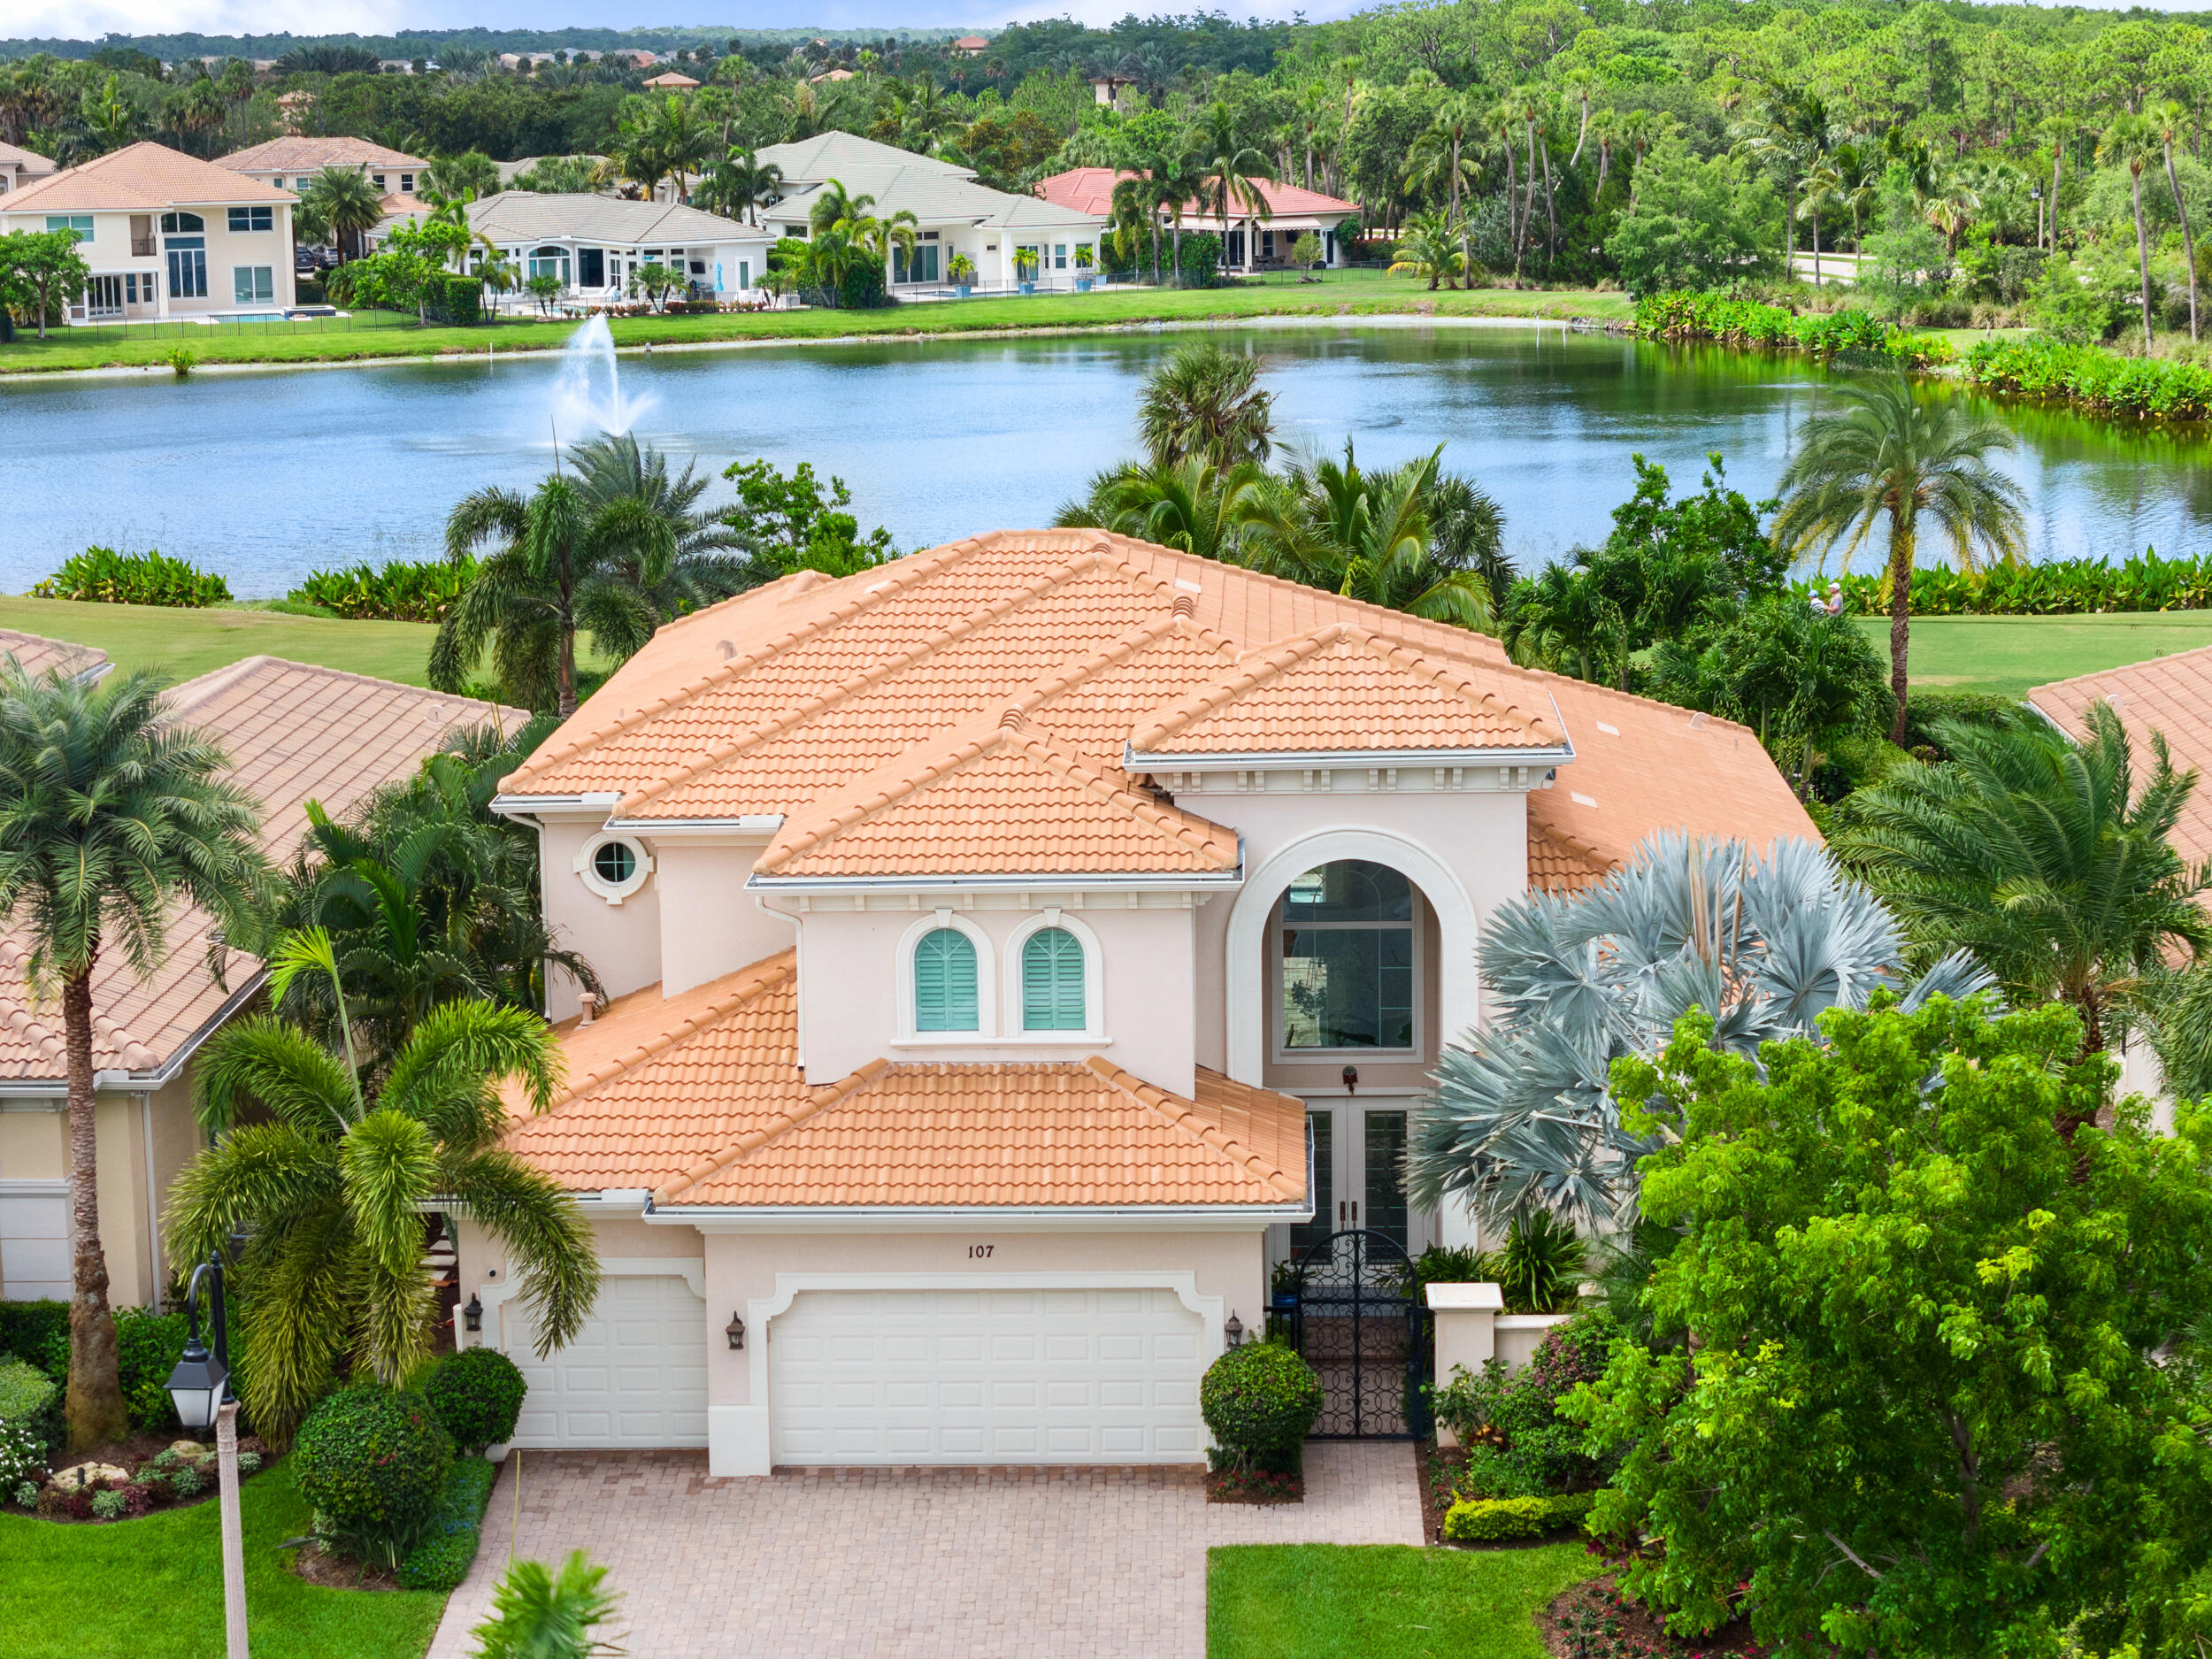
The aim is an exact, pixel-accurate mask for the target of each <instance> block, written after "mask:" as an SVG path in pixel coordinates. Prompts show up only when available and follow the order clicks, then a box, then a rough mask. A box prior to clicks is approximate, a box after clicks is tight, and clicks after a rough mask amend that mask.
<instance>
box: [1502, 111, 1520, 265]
mask: <svg viewBox="0 0 2212 1659" xmlns="http://www.w3.org/2000/svg"><path fill="white" fill-rule="evenodd" d="M1516 172H1517V169H1516V168H1515V167H1514V165H1513V141H1512V140H1511V139H1510V138H1508V139H1507V140H1506V143H1505V222H1506V229H1507V230H1508V231H1509V233H1511V234H1512V237H1513V280H1515V281H1516V282H1518V281H1519V280H1521V242H1522V236H1521V216H1520V211H1519V204H1518V203H1517V201H1516V200H1515V197H1516V196H1517V195H1518V194H1519V187H1518V185H1517V182H1516V180H1515V173H1516Z"/></svg>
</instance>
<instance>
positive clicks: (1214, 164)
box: [1184, 98, 1275, 271]
mask: <svg viewBox="0 0 2212 1659" xmlns="http://www.w3.org/2000/svg"><path fill="white" fill-rule="evenodd" d="M1184 153H1185V157H1186V158H1187V160H1188V161H1189V163H1190V164H1191V165H1193V166H1194V167H1195V168H1196V169H1197V171H1198V173H1199V174H1200V177H1201V184H1200V187H1199V190H1198V200H1199V204H1200V205H1201V206H1202V207H1203V208H1204V209H1205V210H1206V211H1209V212H1210V213H1211V214H1212V215H1213V216H1214V218H1215V219H1216V221H1217V222H1218V223H1219V224H1220V225H1221V227H1223V228H1224V229H1227V228H1228V225H1229V221H1230V219H1231V217H1232V216H1233V215H1236V214H1237V211H1238V210H1239V209H1240V208H1241V209H1242V210H1243V212H1242V214H1241V218H1242V219H1243V221H1244V268H1245V269H1246V270H1247V271H1249V270H1250V269H1251V268H1252V262H1253V257H1254V253H1255V250H1254V246H1253V244H1254V242H1255V241H1256V235H1255V233H1254V230H1253V226H1254V224H1255V223H1256V221H1257V220H1259V219H1265V218H1266V217H1267V213H1268V206H1267V197H1266V196H1264V195H1263V194H1262V192H1261V190H1260V185H1261V184H1262V183H1263V182H1264V181H1267V180H1272V179H1273V178H1274V176H1275V174H1274V172H1273V170H1272V169H1271V167H1270V166H1269V165H1268V162H1267V157H1265V156H1264V155H1263V154H1262V153H1261V152H1260V151H1259V150H1255V149H1254V148H1253V147H1252V146H1251V145H1249V144H1248V143H1246V142H1244V137H1243V134H1242V133H1241V132H1240V131H1239V129H1238V124H1237V117H1236V112H1235V111H1233V110H1232V109H1230V107H1229V105H1228V104H1227V103H1225V101H1223V100H1221V99H1218V98H1217V99H1216V100H1215V101H1214V102H1213V103H1212V104H1210V105H1209V106H1208V107H1207V110H1206V112H1205V113H1204V114H1203V115H1202V116H1200V117H1199V118H1198V124H1197V125H1196V126H1195V127H1193V128H1192V129H1191V133H1190V137H1189V140H1188V142H1187V143H1186V144H1185V146H1184Z"/></svg>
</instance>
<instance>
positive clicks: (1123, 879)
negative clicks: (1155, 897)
mask: <svg viewBox="0 0 2212 1659" xmlns="http://www.w3.org/2000/svg"><path fill="white" fill-rule="evenodd" d="M745 885H746V886H747V887H756V888H759V889H761V890H763V891H766V892H772V893H1095V892H1102V891H1119V890H1123V889H1127V888H1132V887H1136V888H1148V889H1156V890H1158V891H1162V892H1170V893H1172V892H1179V891H1184V890H1187V889H1192V888H1202V887H1241V886H1243V885H1244V853H1243V846H1242V843H1241V842H1240V843H1239V845H1238V850H1237V867H1236V868H1235V869H1234V870H1230V871H1225V872H1222V873H1221V874H1219V875H1211V876H1192V875H1123V876H1078V875H1058V876H762V875H756V876H752V877H749V878H748V879H747V880H746V883H745Z"/></svg>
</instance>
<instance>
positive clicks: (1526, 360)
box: [0, 320, 2212, 597]
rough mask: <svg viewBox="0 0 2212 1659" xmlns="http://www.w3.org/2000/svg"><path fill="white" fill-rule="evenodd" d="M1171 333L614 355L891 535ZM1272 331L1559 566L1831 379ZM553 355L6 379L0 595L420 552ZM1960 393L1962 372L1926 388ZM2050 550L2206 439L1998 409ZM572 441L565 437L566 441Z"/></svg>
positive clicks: (1003, 495)
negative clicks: (1612, 521)
mask: <svg viewBox="0 0 2212 1659" xmlns="http://www.w3.org/2000/svg"><path fill="white" fill-rule="evenodd" d="M1181 337H1182V336H1180V335H1179V334H1174V333H1169V332H1145V333H1139V334H1111V335H1081V336H1066V337H1056V338H1030V339H1025V340H1010V341H941V342H922V341H917V342H870V343H866V344H857V345H844V346H808V347H776V348H760V349H745V350H734V351H697V352H672V351H665V350H664V351H662V352H659V353H657V354H656V355H653V356H650V357H643V356H634V355H633V356H626V357H623V358H622V359H621V377H622V392H623V394H624V396H625V397H626V399H628V400H629V401H630V402H632V403H634V404H639V405H641V406H642V408H643V413H642V414H641V417H640V418H639V419H638V420H637V422H636V430H637V432H638V434H639V435H640V437H641V438H642V439H644V440H645V441H647V442H652V443H655V444H657V445H659V446H660V447H662V448H663V449H667V450H669V451H670V452H671V453H672V454H673V455H676V456H678V457H684V458H689V459H695V461H696V463H697V464H698V465H700V467H701V468H702V469H703V470H710V471H711V472H712V473H713V474H716V475H717V476H716V477H715V482H714V487H713V489H712V491H711V492H710V496H709V499H710V500H719V499H726V496H727V486H726V485H724V484H723V483H722V482H721V480H720V479H719V477H718V474H719V472H720V471H721V469H722V468H723V467H724V466H726V465H728V464H729V463H730V462H731V461H733V460H740V459H750V458H752V457H767V458H768V459H769V460H771V461H772V462H774V463H775V464H776V465H779V466H782V467H786V468H788V467H790V466H792V465H795V464H796V463H798V462H800V461H810V462H812V463H813V464H814V466H815V469H816V471H817V472H818V473H822V474H825V475H827V474H837V475H840V476H841V477H843V478H844V479H845V480H846V481H847V483H848V484H849V487H850V488H851V490H852V493H853V496H854V503H855V511H856V513H857V514H858V516H859V518H860V521H861V524H862V526H863V527H866V526H871V525H873V524H876V523H879V522H880V523H882V524H885V525H887V526H889V527H890V530H891V533H892V536H893V538H894V540H895V542H896V543H897V545H898V546H900V547H901V548H902V549H909V548H915V547H924V546H928V545H932V544H933V543H935V542H939V541H948V540H950V539H952V538H954V537H956V536H960V535H965V534H973V533H975V532H978V531H982V530H988V529H995V528H999V527H1002V526H1028V525H1037V524H1044V523H1048V522H1049V521H1050V520H1051V518H1052V516H1053V513H1054V511H1056V509H1057V508H1058V506H1059V505H1060V504H1061V503H1063V502H1064V501H1066V500H1068V499H1069V498H1070V497H1071V496H1074V495H1079V493H1080V492H1081V491H1082V489H1083V488H1084V485H1085V482H1086V480H1087V479H1088V478H1089V477H1090V475H1091V474H1092V473H1093V472H1095V471H1096V470H1098V469H1099V468H1101V467H1103V466H1106V465H1110V464H1111V463H1113V462H1115V461H1117V460H1118V459H1120V458H1122V457H1125V456H1127V455H1130V454H1131V453H1133V450H1134V449H1135V439H1134V433H1135V419H1134V411H1135V404H1136V398H1137V392H1138V386H1139V382H1140V381H1141V379H1142V377H1143V376H1144V374H1145V373H1146V372H1147V371H1148V369H1150V368H1151V367H1152V365H1154V364H1156V363H1157V362H1158V361H1159V360H1160V358H1161V357H1164V355H1165V354H1166V353H1167V352H1168V351H1170V350H1171V349H1173V347H1174V345H1175V343H1176V342H1177V341H1178V340H1179V338H1181ZM1217 337H1220V338H1224V339H1226V340H1230V341H1233V342H1236V343H1240V344H1242V345H1244V346H1245V347H1247V348H1248V349H1252V350H1256V351H1257V352H1258V353H1259V354H1260V356H1261V357H1262V359H1263V363H1264V364H1265V367H1266V376H1265V380H1266V384H1267V385H1268V386H1269V387H1270V388H1271V389H1272V390H1273V392H1274V393H1275V396H1276V409H1277V417H1278V424H1279V430H1280V432H1281V434H1282V435H1283V436H1284V437H1285V438H1286V440H1287V441H1289V442H1293V443H1304V444H1308V445H1310V446H1314V447H1318V448H1322V449H1332V450H1333V449H1339V448H1340V447H1341V445H1342V444H1343V442H1344V441H1345V440H1346V439H1347V438H1350V439H1352V440H1353V441H1354V442H1356V444H1357V446H1358V453H1359V457H1360V459H1361V460H1362V461H1363V463H1368V464H1374V463H1389V462H1395V461H1400V460H1402V459H1405V458H1406V457H1409V456H1413V455H1416V454H1422V453H1425V452H1426V451H1428V450H1429V449H1433V448H1434V447H1435V446H1436V445H1438V444H1442V445H1443V446H1444V463H1445V465H1446V466H1448V468H1450V469H1452V470H1454V471H1457V472H1465V473H1468V474H1471V476H1472V477H1473V478H1474V479H1475V480H1476V481H1477V482H1478V483H1479V484H1480V485H1481V486H1482V487H1483V488H1485V489H1486V490H1488V491H1489V492H1490V494H1491V495H1494V497H1496V498H1497V500H1498V501H1499V503H1501V504H1502V507H1503V508H1504V511H1505V515H1506V542H1507V546H1508V549H1509V551H1510V552H1512V554H1513V555H1514V557H1516V558H1517V559H1518V560H1520V561H1521V562H1523V563H1527V564H1533V563H1541V562H1544V561H1547V560H1549V559H1552V558H1555V557H1558V556H1559V555H1561V554H1562V553H1563V552H1564V551H1566V550H1567V549H1571V548H1573V547H1574V546H1576V545H1578V544H1580V543H1586V542H1592V541H1598V540H1600V539H1601V538H1602V537H1603V535H1604V534H1605V532H1606V529H1607V527H1608V524H1609V514H1610V512H1611V511H1612V509H1613V508H1614V506H1616V505H1617V503H1619V502H1621V501H1622V500H1624V499H1625V498H1626V496H1627V495H1628V493H1629V490H1630V488H1631V484H1632V472H1631V468H1630V465H1629V457H1630V455H1631V454H1632V453H1637V452H1640V453H1642V454H1644V455H1646V456H1647V457H1651V458H1652V459H1654V460H1656V461H1658V462H1660V463H1662V464H1663V465H1665V466H1666V467H1667V468H1668V469H1669V471H1670V472H1671V473H1672V474H1673V475H1674V479H1675V482H1676V486H1677V488H1694V487H1695V485H1696V483H1697V481H1698V475H1699V473H1700V472H1701V469H1702V467H1703V465H1704V460H1703V457H1705V455H1706V454H1707V453H1708V452H1709V451H1713V450H1718V451H1719V452H1721V454H1722V455H1723V456H1724V457H1725V459H1726V462H1727V466H1728V477H1729V480H1730V481H1731V482H1732V483H1733V484H1735V485H1736V486H1737V487H1739V488H1742V489H1744V490H1745V491H1746V492H1747V494H1749V495H1752V496H1753V498H1754V499H1757V498H1758V497H1759V496H1760V495H1763V494H1764V493H1766V492H1767V491H1768V490H1770V488H1771V487H1772V485H1773V482H1774V480H1775V479H1776V477H1777V476H1778V474H1779V472H1780V471H1781V469H1782V467H1783V465H1785V464H1786V460H1787V458H1788V454H1789V444H1790V434H1791V433H1792V431H1793V428H1794V426H1795V425H1796V423H1797V422H1799V421H1800V420H1801V419H1802V418H1803V417H1804V415H1805V414H1806V413H1807V411H1809V410H1811V409H1812V408H1814V407H1815V406H1816V403H1818V402H1819V400H1820V398H1821V396H1822V390H1823V388H1824V384H1825V383H1826V376H1825V374H1824V372H1823V371H1821V370H1820V369H1818V368H1817V367H1816V366H1814V365H1809V364H1806V363H1803V362H1801V361H1798V360H1794V359H1788V358H1774V357H1755V356H1747V355H1744V354H1740V353H1735V352H1730V351H1725V350H1723V349H1717V348H1709V347H1676V346H1663V345H1656V344H1651V343H1647V342H1637V341H1630V340H1624V339H1618V338H1612V337H1608V336H1604V335H1586V334H1567V333H1563V332H1562V331H1561V330H1560V329H1558V328H1556V327H1550V328H1545V329H1542V330H1537V329H1535V328H1532V327H1527V326H1511V327H1455V326H1448V325H1438V324H1433V323H1418V324H1412V325H1409V326H1372V325H1362V326H1353V325H1349V324H1340V323H1337V322H1334V321H1333V320H1332V321H1330V322H1328V323H1327V324H1325V325H1324V326H1264V327H1256V328H1250V329H1239V330H1233V331H1229V330H1225V331H1219V333H1218V334H1217ZM560 373H561V366H560V365H559V364H558V363H557V362H556V361H555V360H553V359H551V358H545V357H518V358H514V359H511V360H506V361H501V362H498V363H496V364H490V365H488V364H487V363H485V362H483V361H481V360H478V361H473V362H468V363H454V362H446V363H436V364H396V365H378V366H368V367H344V368H332V369H316V370H271V371H267V372H256V373H238V374H207V373H202V374H196V375H194V376H192V377H191V378H190V379H188V380H176V379H174V378H173V377H170V376H165V375H163V376H156V375H144V376H132V377H129V378H125V379H88V380H66V381H64V380H47V381H40V382H27V383H25V382H19V383H0V455H4V456H5V457H6V475H7V486H6V495H5V497H4V500H5V506H4V509H0V590H4V591H7V592H13V593H19V592H23V591H25V590H27V588H29V587H30V586H31V584H32V583H33V582H35V580H38V579H39V578H40V577H42V576H43V575H45V574H47V573H48V572H50V571H51V570H53V569H54V568H55V567H56V566H57V565H58V564H59V563H60V562H61V561H62V560H63V559H64V558H65V557H67V556H68V555H70V554H71V553H73V552H76V551H79V550H81V549H83V548H84V547H86V546H87V545H88V544H92V543H99V544H102V545H105V546H109V547H115V548H121V549H133V550H135V549H143V548H147V547H158V548H160V549H162V550H163V551H164V552H167V553H172V554H176V555H179V556H181V557H185V558H188V559H190V560H191V561H192V562H193V563H194V564H196V565H202V566H204V567H207V568H211V569H213V570H217V571H219V572H222V573H223V574H224V575H225V576H226V577H227V578H228V579H229V580H230V584H231V588H232V590H233V591H234V593H236V594H238V595H240V596H241V597H265V596H271V595H279V594H281V593H283V592H284V591H285V590H286V589H287V588H289V587H291V586H292V585H293V583H294V582H295V581H296V580H297V579H298V578H299V577H300V576H301V575H303V573H304V572H307V571H309V570H311V569H315V568H318V567H323V566H330V565H348V564H353V563H357V562H358V561H360V560H363V559H367V560H370V561H373V562H381V561H383V560H385V559H389V558H398V557H407V558H423V557H433V556H434V555H435V553H436V552H437V550H438V549H439V548H440V546H441V526H442V522H443V520H444V518H445V515H446V512H447V511H448V510H449V508H450V507H451V506H452V504H453V503H455V502H456V501H457V500H458V499H459V498H460V497H461V496H462V495H465V494H467V493H468V492H469V491H471V490H472V489H476V488H480V487H482V486H484V485H487V484H502V485H506V486H509V487H511V488H522V489H526V488H528V487H529V486H530V485H531V484H532V483H533V482H534V480H536V479H537V478H538V477H540V476H541V474H542V473H543V472H545V471H547V470H548V468H549V464H550V449H551V444H552V442H553V429H552V426H551V420H550V411H551V410H552V409H553V408H554V407H555V404H556V399H555V397H554V396H553V394H554V388H555V386H556V382H557V378H558V376H559V374H560ZM1938 395H1956V394H1938ZM2001 413H2002V414H2003V415H2004V417H2005V419H2008V421H2009V422H2010V423H2011V424H2012V425H2013V426H2015V427H2016V430H2017V431H2018V432H2019V434H2020V437H2021V444H2020V447H2019V449H2017V450H2016V452H2015V453H2014V454H2013V455H2012V456H2011V457H2008V459H2007V460H2006V461H2005V463H2004V465H2006V467H2007V470H2008V471H2009V472H2011V473H2012V474H2013V475H2014V476H2015V477H2016V478H2017V479H2018V480H2020V482H2021V484H2022V486H2023V487H2024V489H2025V490H2026V492H2027V497H2028V501H2029V503H2030V505H2029V532H2030V537H2031V541H2032V551H2033V554H2034V556H2035V557H2038V558H2046V557H2077V556H2082V555H2090V556H2094V557H2107V558H2121V557H2126V556H2127V555H2128V554H2130V553H2131V552H2139V551H2140V550H2141V549H2143V548H2144V547H2145V546H2146V545H2147V544H2155V545H2156V547H2157V548H2158V549H2159V550H2160V551H2161V552H2162V553H2167V554H2177V553H2193V552H2196V551H2198V550H2199V549H2200V547H2201V546H2202V544H2203V542H2204V541H2205V532H2206V530H2207V528H2208V526H2212V473H2208V471H2207V469H2206V468H2205V466H2204V465H2203V463H2204V461H2205V459H2206V458H2207V446H2206V442H2205V441H2204V440H2202V439H2200V438H2196V437H2193V436H2188V437H2185V436H2180V435H2177V434H2172V433H2168V432H2164V431H2159V430H2145V429H2138V428H2125V427H2116V426H2108V425H2107V424H2105V423H2103V422H2101V421H2096V420H2091V419H2084V418H2080V417H2077V416H2074V415H2070V414H2065V413H2060V412H2055V411H2045V410H2039V409H2032V408H2019V407H2012V408H2001ZM575 435H580V434H562V436H563V438H564V440H565V441H566V440H568V439H570V438H572V437H573V436H575Z"/></svg>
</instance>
